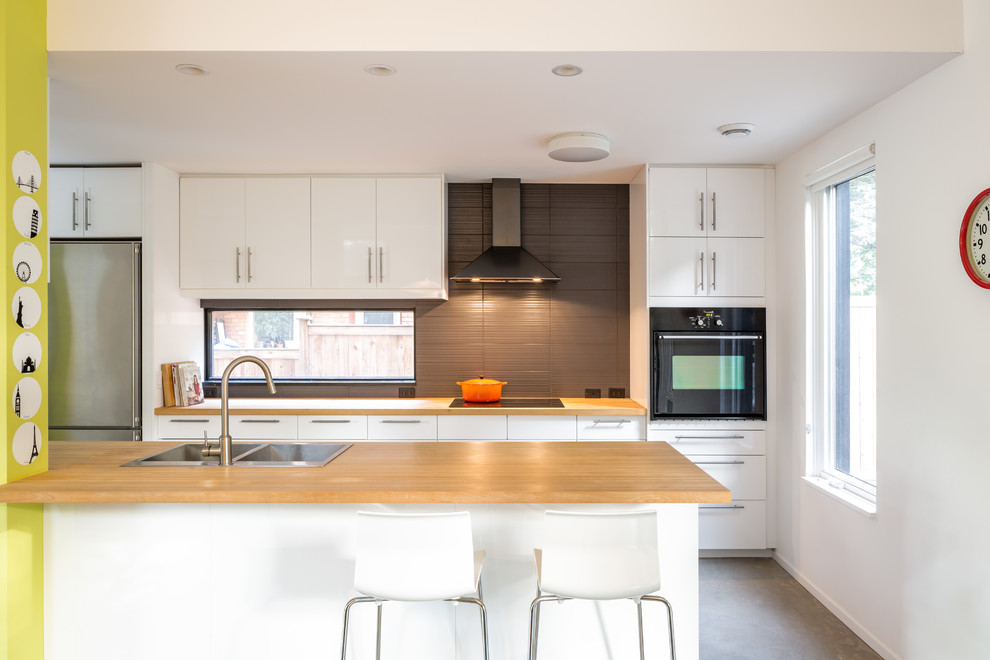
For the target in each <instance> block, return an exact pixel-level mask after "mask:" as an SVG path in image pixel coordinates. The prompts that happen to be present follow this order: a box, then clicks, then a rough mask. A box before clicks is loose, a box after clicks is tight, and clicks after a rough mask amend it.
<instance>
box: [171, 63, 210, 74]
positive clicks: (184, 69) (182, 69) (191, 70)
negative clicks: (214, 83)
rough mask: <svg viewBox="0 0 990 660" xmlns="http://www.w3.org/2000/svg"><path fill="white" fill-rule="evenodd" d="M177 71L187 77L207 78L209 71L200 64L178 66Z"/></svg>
mask: <svg viewBox="0 0 990 660" xmlns="http://www.w3.org/2000/svg"><path fill="white" fill-rule="evenodd" d="M175 70H176V71H178V72H179V73H184V74H185V75H187V76H205V75H206V74H207V73H209V71H207V70H206V69H204V68H203V67H201V66H200V65H198V64H177V65H176V67H175Z"/></svg>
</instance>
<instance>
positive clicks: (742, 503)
mask: <svg viewBox="0 0 990 660" xmlns="http://www.w3.org/2000/svg"><path fill="white" fill-rule="evenodd" d="M698 547H699V548H700V549H701V550H765V549H766V547H767V506H766V501H765V500H733V501H732V502H731V503H730V504H699V505H698Z"/></svg>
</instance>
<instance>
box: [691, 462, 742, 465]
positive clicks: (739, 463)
mask: <svg viewBox="0 0 990 660" xmlns="http://www.w3.org/2000/svg"><path fill="white" fill-rule="evenodd" d="M694 464H695V465H746V461H695V462H694Z"/></svg>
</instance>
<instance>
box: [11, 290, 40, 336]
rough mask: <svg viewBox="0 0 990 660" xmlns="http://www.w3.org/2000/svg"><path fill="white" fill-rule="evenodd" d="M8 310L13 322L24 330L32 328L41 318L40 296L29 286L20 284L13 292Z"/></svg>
mask: <svg viewBox="0 0 990 660" xmlns="http://www.w3.org/2000/svg"><path fill="white" fill-rule="evenodd" d="M10 312H11V314H13V315H14V323H16V324H17V325H19V326H20V327H22V328H24V329H25V330H27V329H28V328H33V327H34V326H35V325H36V324H37V323H38V321H40V320H41V296H39V295H38V292H37V291H35V290H34V289H32V288H31V287H29V286H22V287H21V288H20V289H18V290H17V293H15V294H14V301H13V304H12V305H11V307H10Z"/></svg>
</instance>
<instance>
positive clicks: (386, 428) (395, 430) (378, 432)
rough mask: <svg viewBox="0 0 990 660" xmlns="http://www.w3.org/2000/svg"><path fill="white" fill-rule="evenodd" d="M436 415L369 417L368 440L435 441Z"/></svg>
mask: <svg viewBox="0 0 990 660" xmlns="http://www.w3.org/2000/svg"><path fill="white" fill-rule="evenodd" d="M436 439H437V416H436V415H369V416H368V440H398V441H402V440H436Z"/></svg>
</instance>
